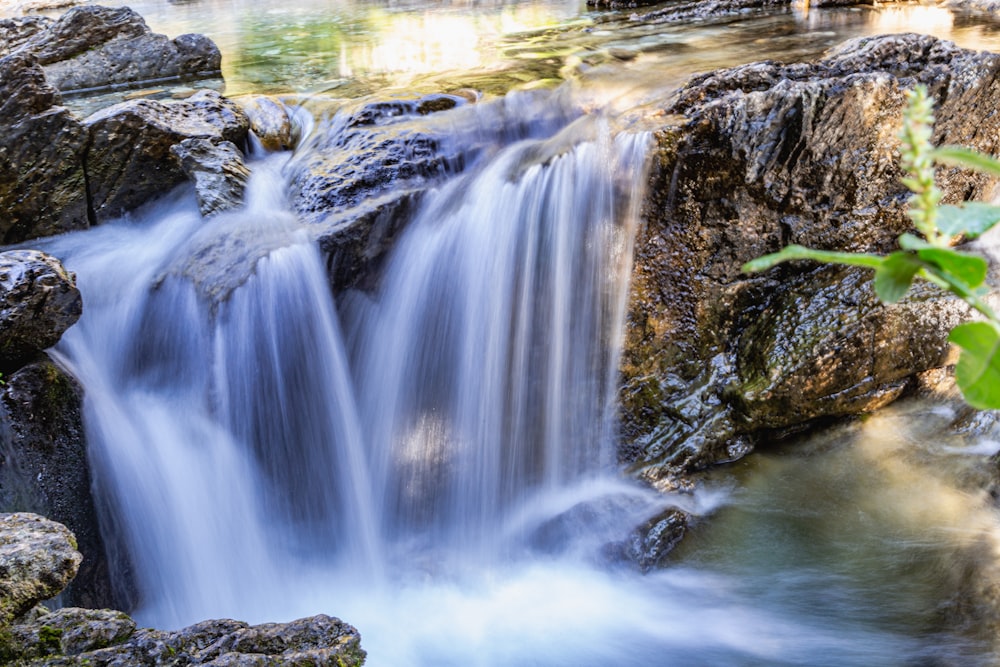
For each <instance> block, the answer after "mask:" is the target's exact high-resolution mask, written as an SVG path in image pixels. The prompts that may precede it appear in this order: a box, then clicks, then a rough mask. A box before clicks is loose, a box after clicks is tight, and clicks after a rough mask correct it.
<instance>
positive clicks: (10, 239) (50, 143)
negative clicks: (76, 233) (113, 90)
mask: <svg viewBox="0 0 1000 667" xmlns="http://www.w3.org/2000/svg"><path fill="white" fill-rule="evenodd" d="M59 102H60V98H59V93H58V91H56V90H55V89H54V88H53V87H52V86H50V85H49V84H48V83H46V81H45V75H44V72H43V71H42V68H41V67H40V66H39V65H38V63H37V61H36V60H35V59H34V58H33V57H32V56H30V55H25V54H22V53H17V54H13V55H8V56H6V57H4V58H0V125H2V126H3V127H4V128H5V130H4V132H3V133H2V135H0V210H3V211H4V215H3V216H2V217H0V240H2V242H3V243H5V244H7V243H17V242H20V241H24V240H26V239H30V238H35V237H38V236H48V235H52V234H59V233H62V232H66V231H70V230H74V229H85V228H87V227H88V225H89V218H88V210H87V179H86V176H85V174H84V168H83V155H84V152H85V150H86V146H87V130H86V128H84V127H83V125H82V124H81V123H80V121H79V120H77V119H76V118H75V117H74V116H73V115H72V114H71V113H70V112H69V111H68V110H67V109H65V108H63V107H60V106H56V105H58V104H59Z"/></svg>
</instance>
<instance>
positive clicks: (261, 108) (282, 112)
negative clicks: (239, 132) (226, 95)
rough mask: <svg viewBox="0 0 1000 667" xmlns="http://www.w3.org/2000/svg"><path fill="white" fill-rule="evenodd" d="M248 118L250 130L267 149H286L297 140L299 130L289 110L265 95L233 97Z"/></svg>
mask: <svg viewBox="0 0 1000 667" xmlns="http://www.w3.org/2000/svg"><path fill="white" fill-rule="evenodd" d="M233 101H234V102H236V104H238V105H239V106H240V108H241V109H243V113H245V114H246V115H247V118H248V119H249V120H250V131H251V132H253V134H254V136H256V137H257V139H258V140H259V141H260V143H261V145H262V146H263V147H264V148H265V149H267V150H269V151H287V150H291V149H293V148H295V146H296V144H298V142H299V130H298V127H297V126H296V124H295V123H294V122H292V112H291V110H290V109H289V108H288V107H287V106H286V105H285V104H284V103H282V102H281V101H280V100H277V99H275V98H273V97H268V96H267V95H244V96H241V97H237V98H234V99H233Z"/></svg>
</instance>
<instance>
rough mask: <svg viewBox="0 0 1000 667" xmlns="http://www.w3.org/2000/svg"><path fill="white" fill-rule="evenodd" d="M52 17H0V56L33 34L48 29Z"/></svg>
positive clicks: (11, 51) (11, 50) (17, 47)
mask: <svg viewBox="0 0 1000 667" xmlns="http://www.w3.org/2000/svg"><path fill="white" fill-rule="evenodd" d="M50 25H52V19H50V18H48V17H45V16H17V17H14V18H9V19H0V57H5V56H9V55H10V54H11V53H13V52H14V51H16V50H17V49H19V48H20V47H21V45H22V44H24V43H25V42H27V41H28V40H29V39H31V38H32V37H33V36H35V35H37V34H38V33H40V32H42V31H44V30H46V29H48V27H49V26H50Z"/></svg>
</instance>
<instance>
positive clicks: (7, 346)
mask: <svg viewBox="0 0 1000 667" xmlns="http://www.w3.org/2000/svg"><path fill="white" fill-rule="evenodd" d="M82 310H83V300H82V298H81V296H80V290H78V289H77V287H76V277H75V276H74V275H73V274H71V273H69V272H67V271H66V269H65V268H63V265H62V264H61V263H60V262H59V260H57V259H56V258H55V257H52V256H51V255H46V254H45V253H43V252H39V251H37V250H8V251H7V252H3V253H0V341H3V344H2V345H0V367H3V366H6V367H7V368H10V367H11V365H12V364H16V363H17V362H18V361H20V360H22V359H24V358H25V357H30V356H33V355H35V354H37V353H38V352H40V351H41V350H44V349H46V348H49V347H52V346H53V345H55V344H56V343H57V342H58V341H59V339H60V338H61V337H62V335H63V332H65V331H66V329H68V328H69V327H70V326H72V325H73V324H74V323H76V321H77V320H78V319H79V318H80V313H81V312H82Z"/></svg>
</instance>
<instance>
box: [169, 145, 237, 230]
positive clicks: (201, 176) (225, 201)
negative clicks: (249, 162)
mask: <svg viewBox="0 0 1000 667" xmlns="http://www.w3.org/2000/svg"><path fill="white" fill-rule="evenodd" d="M170 152H171V153H173V154H174V156H175V157H177V159H179V160H180V161H181V169H183V170H184V173H185V174H187V177H188V179H189V180H190V181H191V182H192V183H194V192H195V196H196V197H197V198H198V209H199V210H200V211H201V214H202V215H203V216H205V217H208V216H211V215H215V214H216V213H220V212H222V211H226V210H229V209H233V208H237V207H239V206H242V205H243V195H244V192H245V191H246V185H247V181H248V180H249V179H250V170H249V169H247V166H246V164H245V163H244V162H243V153H241V152H240V149H238V148H237V147H236V144H234V143H233V142H231V141H220V140H212V139H205V138H202V137H197V138H193V139H185V140H184V141H182V142H180V143H179V144H174V145H173V146H171V148H170Z"/></svg>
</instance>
